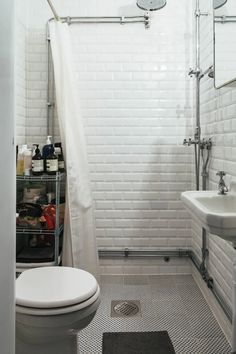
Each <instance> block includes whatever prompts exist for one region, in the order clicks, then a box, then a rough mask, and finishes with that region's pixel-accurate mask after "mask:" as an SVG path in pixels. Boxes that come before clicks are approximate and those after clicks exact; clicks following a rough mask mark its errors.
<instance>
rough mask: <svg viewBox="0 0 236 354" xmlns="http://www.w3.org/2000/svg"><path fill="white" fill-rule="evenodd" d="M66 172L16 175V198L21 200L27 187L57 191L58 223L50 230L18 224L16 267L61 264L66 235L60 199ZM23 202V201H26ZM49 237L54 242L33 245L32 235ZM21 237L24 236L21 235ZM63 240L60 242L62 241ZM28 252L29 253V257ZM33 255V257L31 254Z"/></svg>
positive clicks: (17, 269)
mask: <svg viewBox="0 0 236 354" xmlns="http://www.w3.org/2000/svg"><path fill="white" fill-rule="evenodd" d="M65 179H66V176H65V173H60V172H57V173H56V174H55V175H46V174H44V175H41V176H17V178H16V181H17V202H18V203H19V202H22V200H21V199H22V197H23V191H24V189H25V188H33V186H35V185H37V186H40V185H41V186H45V191H46V192H53V193H55V203H53V204H54V206H55V209H56V215H55V227H54V228H53V229H51V230H48V229H45V228H43V227H41V228H35V227H31V226H29V227H28V226H21V225H17V226H16V238H17V240H16V241H18V242H17V243H18V244H19V247H17V248H18V249H17V253H16V271H17V272H22V271H24V270H26V269H28V268H34V267H44V266H53V265H59V264H60V262H61V254H60V253H61V243H62V235H63V224H60V199H61V197H62V195H63V194H64V189H65ZM23 202H24V201H23ZM33 236H35V237H36V239H37V240H38V238H40V237H42V238H45V237H47V238H49V239H50V240H51V241H52V246H51V245H50V246H49V245H44V246H42V247H38V246H30V239H31V238H32V237H33ZM20 238H21V239H20ZM60 241H61V242H60ZM26 255H29V256H28V257H27V256H26ZM31 257H32V258H31ZM40 257H42V258H40Z"/></svg>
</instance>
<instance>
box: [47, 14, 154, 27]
mask: <svg viewBox="0 0 236 354" xmlns="http://www.w3.org/2000/svg"><path fill="white" fill-rule="evenodd" d="M53 20H55V18H51V19H50V20H49V22H50V21H53ZM60 21H62V22H64V23H68V24H69V25H72V24H76V23H86V24H89V23H93V24H99V23H103V24H104V23H119V24H120V25H124V24H128V23H144V25H145V28H149V27H150V16H149V13H146V14H145V15H143V16H87V17H78V16H75V17H74V16H73V17H70V16H67V17H60Z"/></svg>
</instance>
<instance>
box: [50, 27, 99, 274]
mask: <svg viewBox="0 0 236 354" xmlns="http://www.w3.org/2000/svg"><path fill="white" fill-rule="evenodd" d="M50 39H51V48H52V58H53V66H54V77H55V87H56V103H57V112H58V120H59V126H60V134H61V141H62V146H63V150H64V155H65V162H66V169H67V198H66V213H65V229H64V244H63V259H62V262H63V265H66V266H72V267H77V268H81V269H84V270H87V271H88V272H90V273H92V274H93V275H95V276H96V277H97V276H98V267H99V265H98V252H97V246H96V239H95V228H94V218H93V204H92V198H91V191H90V186H89V172H88V162H87V151H86V141H85V136H84V129H83V123H82V116H81V112H80V107H79V103H78V101H79V97H78V90H77V85H76V80H75V71H74V69H73V67H74V65H73V58H72V46H71V33H70V28H69V26H68V24H66V23H61V22H58V21H55V22H52V23H50Z"/></svg>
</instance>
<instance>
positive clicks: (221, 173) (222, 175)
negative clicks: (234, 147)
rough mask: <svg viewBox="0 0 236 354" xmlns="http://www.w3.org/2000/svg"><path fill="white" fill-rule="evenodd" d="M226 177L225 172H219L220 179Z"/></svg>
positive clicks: (217, 174)
mask: <svg viewBox="0 0 236 354" xmlns="http://www.w3.org/2000/svg"><path fill="white" fill-rule="evenodd" d="M225 175H226V173H225V171H218V172H217V173H216V176H220V178H222V177H224V176H225Z"/></svg>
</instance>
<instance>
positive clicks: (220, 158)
mask: <svg viewBox="0 0 236 354" xmlns="http://www.w3.org/2000/svg"><path fill="white" fill-rule="evenodd" d="M200 7H201V11H202V12H208V16H207V17H205V16H204V17H202V18H201V68H202V69H203V70H206V69H207V68H208V67H209V66H210V65H212V64H213V26H212V21H213V19H212V14H213V12H212V2H211V1H210V0H208V1H205V0H201V1H200ZM235 122H236V89H235V88H233V87H230V88H221V89H219V90H216V89H215V88H214V81H213V79H210V78H209V77H208V76H206V77H205V78H203V79H202V82H201V123H202V136H203V137H211V138H212V141H213V147H212V152H211V159H210V165H209V189H211V190H216V189H217V182H218V176H216V172H217V171H218V170H224V171H225V172H226V173H227V176H226V184H227V185H229V183H230V180H231V179H232V178H234V179H235V178H236V158H235V156H234V151H235V146H236V139H235V134H236V123H235ZM192 230H193V250H194V252H195V253H196V254H197V255H198V257H199V259H201V227H200V225H197V224H196V223H195V222H193V227H192ZM207 242H208V249H209V257H208V261H207V266H208V270H209V273H210V274H211V276H212V277H213V278H214V284H215V287H216V289H217V290H218V291H219V292H220V294H221V295H222V297H223V298H224V299H225V301H226V303H227V304H228V305H229V306H231V301H232V266H233V259H234V257H235V256H236V251H235V250H234V249H233V247H232V245H231V243H229V242H225V241H223V240H221V239H220V238H219V237H217V236H215V235H209V236H208V237H207Z"/></svg>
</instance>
